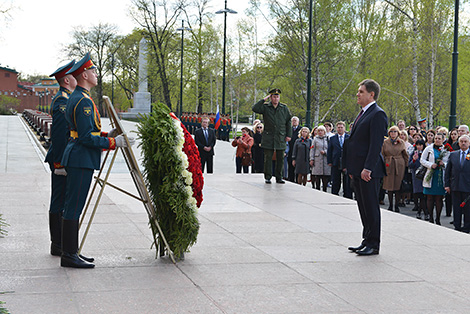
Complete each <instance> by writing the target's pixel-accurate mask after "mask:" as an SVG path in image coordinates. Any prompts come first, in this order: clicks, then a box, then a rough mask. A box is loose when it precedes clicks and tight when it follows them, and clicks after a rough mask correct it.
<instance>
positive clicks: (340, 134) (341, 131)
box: [326, 121, 352, 198]
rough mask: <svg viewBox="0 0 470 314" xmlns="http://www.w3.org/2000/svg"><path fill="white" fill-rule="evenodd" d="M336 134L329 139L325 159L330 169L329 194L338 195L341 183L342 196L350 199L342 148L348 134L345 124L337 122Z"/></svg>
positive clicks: (350, 192) (350, 193)
mask: <svg viewBox="0 0 470 314" xmlns="http://www.w3.org/2000/svg"><path fill="white" fill-rule="evenodd" d="M336 132H337V133H336V134H335V135H333V136H332V137H330V140H329V141H328V152H327V154H326V159H327V161H328V165H329V166H330V167H331V180H332V182H333V184H332V187H331V193H333V194H335V195H339V189H340V188H341V182H342V183H343V196H344V197H347V198H352V191H351V187H350V186H349V184H350V181H349V176H348V175H347V174H346V171H345V168H346V167H345V164H344V160H343V147H344V144H345V143H346V140H347V139H348V138H349V134H346V133H345V132H346V123H344V122H343V121H339V122H337V123H336Z"/></svg>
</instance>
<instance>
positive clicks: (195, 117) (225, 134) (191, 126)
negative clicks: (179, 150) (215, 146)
mask: <svg viewBox="0 0 470 314" xmlns="http://www.w3.org/2000/svg"><path fill="white" fill-rule="evenodd" d="M216 116H217V114H216V113H206V112H204V113H196V112H182V113H181V122H183V125H184V126H185V127H186V129H187V130H188V132H189V133H191V134H195V132H196V130H197V129H199V128H201V127H202V119H203V118H205V117H206V118H208V119H209V125H208V127H209V128H211V129H214V130H215V131H216V137H217V139H218V140H222V141H228V140H229V137H230V130H231V129H232V120H231V119H230V115H229V114H220V126H219V127H218V128H216V127H215V123H216Z"/></svg>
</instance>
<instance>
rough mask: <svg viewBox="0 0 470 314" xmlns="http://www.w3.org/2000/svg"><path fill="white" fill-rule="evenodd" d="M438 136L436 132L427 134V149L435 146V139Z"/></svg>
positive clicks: (431, 131) (430, 131)
mask: <svg viewBox="0 0 470 314" xmlns="http://www.w3.org/2000/svg"><path fill="white" fill-rule="evenodd" d="M435 136H436V131H434V130H429V131H427V132H426V147H428V146H429V145H431V146H432V144H434V137H435Z"/></svg>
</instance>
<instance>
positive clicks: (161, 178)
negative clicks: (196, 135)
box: [138, 104, 199, 258]
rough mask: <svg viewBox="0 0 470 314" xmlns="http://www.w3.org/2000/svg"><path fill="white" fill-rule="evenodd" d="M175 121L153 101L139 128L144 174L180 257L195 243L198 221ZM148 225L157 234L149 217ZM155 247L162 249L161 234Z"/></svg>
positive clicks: (159, 217)
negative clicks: (151, 107) (150, 111)
mask: <svg viewBox="0 0 470 314" xmlns="http://www.w3.org/2000/svg"><path fill="white" fill-rule="evenodd" d="M178 124H180V121H179V120H175V119H174V118H172V117H171V116H170V110H169V109H168V107H167V106H166V105H164V104H154V105H153V109H152V114H151V115H145V116H143V117H142V119H141V121H140V122H139V125H138V130H139V133H140V135H139V137H140V139H141V144H140V146H141V147H142V153H143V157H144V158H143V163H142V164H143V167H144V177H145V180H146V184H147V188H148V190H149V193H150V198H151V200H152V202H153V204H154V206H155V209H156V212H157V220H158V222H159V224H160V227H161V229H162V232H163V235H164V236H165V238H166V240H167V241H168V244H169V246H170V249H171V251H172V252H173V253H174V254H175V256H176V257H177V258H181V257H182V256H183V253H184V252H188V251H189V248H190V247H191V246H192V245H194V244H195V243H196V240H197V235H198V232H199V221H198V219H197V202H196V199H195V198H194V197H193V196H192V195H193V191H192V188H191V184H192V179H191V178H189V177H190V176H191V173H190V172H188V170H187V168H188V164H187V163H188V161H187V158H186V159H185V157H186V156H185V155H184V152H183V151H182V145H183V143H184V141H185V137H184V132H183V129H182V128H181V127H180V126H178ZM191 140H192V138H191ZM185 163H186V164H185ZM150 224H151V227H152V231H153V233H154V236H158V230H157V229H156V228H155V225H154V222H153V221H152V220H151V221H150ZM158 246H159V247H160V252H162V250H163V247H164V246H163V243H162V241H161V237H159V241H158ZM157 252H158V247H157Z"/></svg>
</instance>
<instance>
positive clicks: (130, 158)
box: [78, 96, 176, 263]
mask: <svg viewBox="0 0 470 314" xmlns="http://www.w3.org/2000/svg"><path fill="white" fill-rule="evenodd" d="M103 100H104V102H105V105H106V107H107V112H108V115H109V117H110V121H111V125H112V126H113V127H114V128H116V131H117V134H122V135H123V136H124V138H125V140H126V142H127V147H119V148H116V150H115V151H114V154H113V156H112V158H111V162H110V163H109V166H108V170H107V172H106V174H105V176H104V179H102V178H101V175H102V174H103V170H104V168H105V165H106V162H107V160H108V157H109V153H110V152H111V151H110V150H108V151H107V152H106V156H105V158H104V160H103V162H102V164H101V168H100V171H99V172H98V175H97V176H95V183H94V185H93V189H92V190H91V193H90V195H89V197H88V200H87V203H86V206H85V209H84V211H83V215H82V217H81V219H80V224H79V229H80V227H81V226H82V223H83V221H84V219H85V216H86V213H87V211H88V207H89V205H90V203H91V200H92V198H93V194H94V193H95V190H96V188H97V186H98V185H99V186H100V188H101V189H100V191H99V194H98V196H97V199H96V202H95V206H94V208H93V211H92V212H91V215H90V218H89V220H88V225H87V227H86V229H85V233H84V234H83V237H82V240H81V241H80V247H79V250H78V252H79V253H81V251H82V248H83V245H84V243H85V240H86V237H87V235H88V231H89V230H90V227H91V224H92V222H93V219H94V217H95V214H96V209H97V208H98V204H99V202H100V200H101V196H102V195H103V192H104V188H105V187H106V186H108V185H109V186H110V187H112V188H114V189H116V190H118V191H119V192H122V193H124V194H126V195H129V196H130V197H133V198H135V199H137V200H139V201H141V202H142V204H143V205H144V207H145V209H146V210H147V214H148V217H149V219H150V222H151V223H150V225H151V227H152V231H153V232H152V234H153V235H154V243H153V244H154V245H155V247H156V248H158V243H157V241H158V239H157V237H155V234H156V231H157V230H158V234H159V237H160V238H161V240H162V241H163V244H164V245H165V247H162V246H160V256H163V255H165V248H166V249H167V251H168V255H169V256H170V259H171V261H172V262H173V263H176V261H175V258H174V256H173V252H172V251H171V249H170V246H169V245H168V242H167V241H166V238H165V235H164V234H163V232H162V229H161V228H160V225H159V223H158V220H157V218H156V217H157V213H156V210H155V208H154V206H153V203H152V201H151V199H150V194H149V192H148V190H147V186H146V185H145V182H144V178H143V176H142V173H141V172H140V169H139V165H138V163H137V160H136V159H135V156H134V153H133V151H132V148H131V146H130V145H129V140H128V138H127V134H126V133H125V132H124V128H123V127H122V124H121V121H120V120H119V118H118V115H117V113H116V111H115V110H114V106H113V105H112V104H111V101H110V100H109V97H108V96H103ZM119 150H121V151H122V154H123V156H124V159H125V161H126V164H127V168H128V169H129V172H130V174H131V177H132V179H133V181H134V184H135V187H136V188H137V191H138V192H139V196H136V195H134V194H132V193H129V192H127V191H126V190H124V189H121V188H119V187H117V186H115V185H113V184H111V183H109V182H108V178H109V175H110V173H111V169H112V168H113V165H114V161H115V160H116V156H117V153H118V151H119ZM155 228H156V229H157V230H154V229H155ZM157 250H158V249H157ZM157 256H158V251H157Z"/></svg>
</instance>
